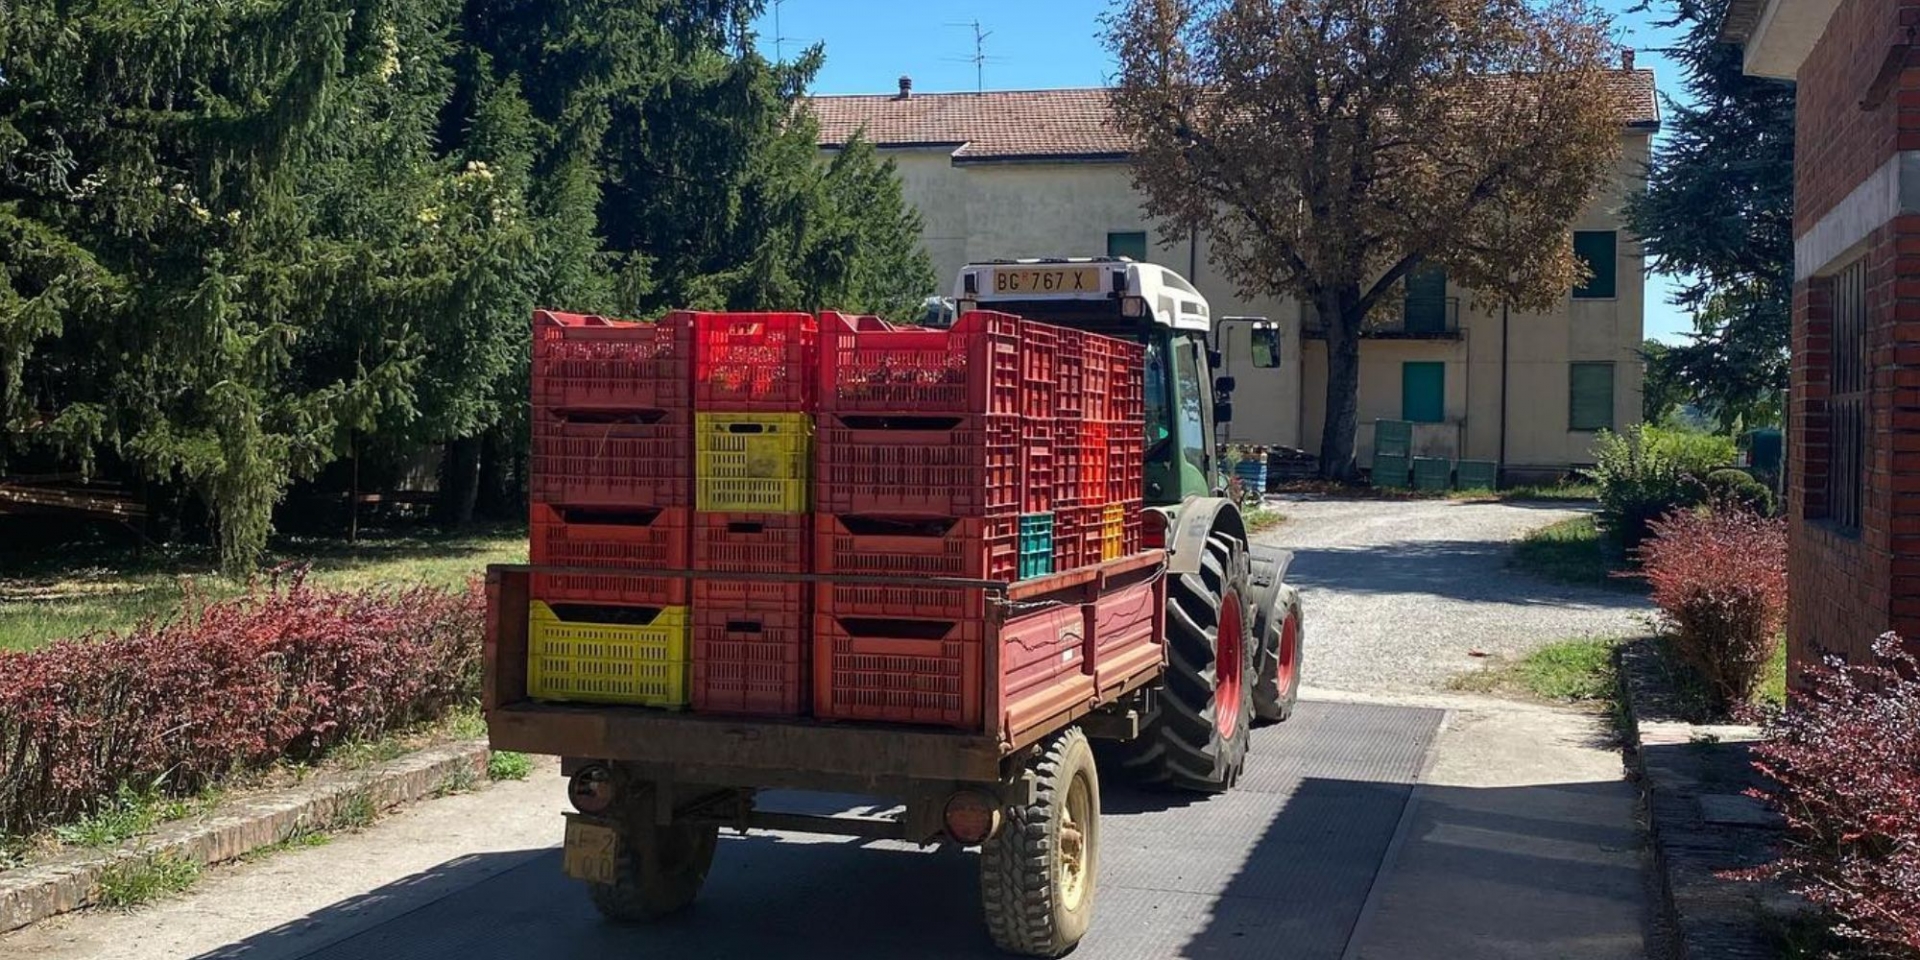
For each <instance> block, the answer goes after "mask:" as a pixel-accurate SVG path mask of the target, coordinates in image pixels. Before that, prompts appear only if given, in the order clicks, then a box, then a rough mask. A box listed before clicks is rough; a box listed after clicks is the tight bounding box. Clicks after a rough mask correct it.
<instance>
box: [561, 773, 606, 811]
mask: <svg viewBox="0 0 1920 960" xmlns="http://www.w3.org/2000/svg"><path fill="white" fill-rule="evenodd" d="M613 795H614V786H613V771H611V770H608V769H607V768H606V767H605V766H603V765H601V764H598V763H590V764H587V765H586V766H584V767H581V768H580V769H578V770H576V771H574V773H573V776H572V777H570V778H569V779H568V780H567V800H568V801H570V802H571V803H572V804H573V808H574V809H575V810H578V811H580V812H581V813H588V814H594V813H605V812H606V811H607V810H608V809H609V808H610V807H612V806H613Z"/></svg>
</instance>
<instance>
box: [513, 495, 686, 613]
mask: <svg viewBox="0 0 1920 960" xmlns="http://www.w3.org/2000/svg"><path fill="white" fill-rule="evenodd" d="M687 513H688V511H687V510H686V509H685V508H680V507H676V508H672V509H667V510H639V511H608V510H592V509H577V508H573V509H568V508H555V507H550V506H547V505H545V504H538V503H536V504H534V505H533V509H532V515H531V518H530V520H531V523H530V530H529V533H530V536H529V537H528V538H527V553H528V561H529V562H530V563H533V564H535V565H545V566H556V567H608V568H616V569H619V568H624V569H629V570H635V569H638V570H684V569H686V566H687ZM529 588H530V589H531V590H532V598H533V599H535V600H545V601H547V602H549V603H611V604H622V605H628V606H642V607H652V606H660V607H672V606H681V605H683V604H685V603H686V602H687V581H686V580H685V579H683V578H680V577H630V576H624V575H620V574H615V573H607V574H604V575H595V574H585V573H537V574H534V575H533V578H532V582H531V584H530V585H529Z"/></svg>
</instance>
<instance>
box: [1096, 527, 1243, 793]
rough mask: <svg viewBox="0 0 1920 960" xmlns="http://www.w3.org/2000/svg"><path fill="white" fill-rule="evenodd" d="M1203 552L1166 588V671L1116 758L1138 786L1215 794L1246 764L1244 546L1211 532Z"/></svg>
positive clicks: (1230, 781) (1229, 783) (1236, 778)
mask: <svg viewBox="0 0 1920 960" xmlns="http://www.w3.org/2000/svg"><path fill="white" fill-rule="evenodd" d="M1206 550H1207V552H1206V556H1204V557H1203V558H1202V559H1201V564H1200V572H1199V573H1188V574H1182V575H1180V576H1178V577H1174V578H1172V580H1171V581H1170V582H1169V583H1168V585H1167V671H1166V674H1165V676H1164V678H1163V679H1162V681H1161V684H1160V688H1159V691H1158V694H1159V695H1158V696H1156V697H1154V698H1153V708H1152V710H1151V711H1150V712H1149V713H1148V715H1147V716H1146V717H1144V718H1142V720H1143V722H1142V724H1141V729H1140V736H1139V737H1137V738H1135V739H1133V740H1131V741H1128V742H1126V743H1124V744H1120V745H1118V748H1117V750H1116V754H1117V755H1118V757H1119V761H1120V767H1121V769H1122V770H1123V771H1125V772H1127V773H1128V774H1129V775H1131V776H1133V777H1134V778H1135V779H1138V780H1140V781H1142V782H1145V783H1150V784H1165V785H1168V786H1174V787H1180V788H1183V789H1187V790H1199V791H1204V792H1208V793H1219V792H1221V791H1224V790H1228V789H1231V788H1232V787H1233V785H1234V782H1235V781H1237V780H1238V779H1239V778H1240V771H1241V769H1242V768H1243V767H1244V766H1245V765H1246V760H1247V738H1248V734H1249V727H1250V726H1251V724H1252V722H1253V684H1254V650H1253V637H1252V632H1251V630H1250V629H1249V627H1250V624H1249V623H1248V622H1247V621H1248V617H1247V603H1246V596H1247V560H1246V554H1245V552H1244V548H1243V547H1242V546H1241V544H1240V542H1239V541H1238V540H1237V539H1235V538H1233V537H1231V536H1227V535H1225V534H1222V533H1218V532H1216V533H1214V534H1213V535H1212V536H1210V537H1208V538H1207V547H1206Z"/></svg>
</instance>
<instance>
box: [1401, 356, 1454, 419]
mask: <svg viewBox="0 0 1920 960" xmlns="http://www.w3.org/2000/svg"><path fill="white" fill-rule="evenodd" d="M1446 417H1447V365H1446V364H1444V363H1432V362H1421V363H1403V364H1401V365H1400V419H1402V420H1411V421H1413V422H1414V423H1439V422H1440V421H1442V420H1445V419H1446Z"/></svg>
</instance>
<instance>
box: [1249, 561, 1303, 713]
mask: <svg viewBox="0 0 1920 960" xmlns="http://www.w3.org/2000/svg"><path fill="white" fill-rule="evenodd" d="M1279 590H1280V595H1279V596H1278V597H1275V598H1274V602H1273V606H1272V608H1271V610H1270V611H1268V612H1267V613H1266V614H1264V615H1262V616H1261V617H1259V618H1257V619H1256V620H1255V621H1254V627H1253V630H1254V636H1256V637H1258V638H1259V640H1260V644H1259V649H1260V652H1259V661H1258V669H1257V670H1256V671H1255V674H1254V675H1255V678H1256V679H1255V680H1254V684H1253V715H1254V718H1255V719H1258V720H1264V721H1267V722H1269V723H1280V722H1282V721H1285V720H1287V719H1289V718H1291V717H1292V716H1293V708H1294V706H1295V705H1296V704H1297V703H1299V701H1300V664H1301V655H1302V654H1304V653H1305V652H1306V646H1307V632H1306V631H1307V623H1306V620H1305V619H1304V618H1303V616H1302V615H1301V612H1300V591H1298V590H1295V589H1294V588H1292V587H1289V586H1286V585H1284V584H1283V585H1281V586H1280V588H1279Z"/></svg>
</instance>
